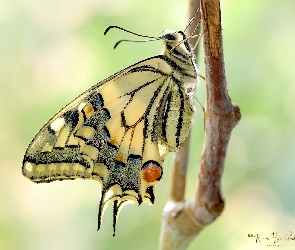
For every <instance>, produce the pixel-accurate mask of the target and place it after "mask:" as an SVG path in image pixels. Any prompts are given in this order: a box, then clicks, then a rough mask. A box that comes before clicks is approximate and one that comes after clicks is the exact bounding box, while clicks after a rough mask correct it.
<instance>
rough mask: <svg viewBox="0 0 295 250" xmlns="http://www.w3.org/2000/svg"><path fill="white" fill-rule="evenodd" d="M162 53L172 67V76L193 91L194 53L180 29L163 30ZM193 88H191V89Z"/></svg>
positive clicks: (194, 76)
mask: <svg viewBox="0 0 295 250" xmlns="http://www.w3.org/2000/svg"><path fill="white" fill-rule="evenodd" d="M163 39H164V46H163V54H164V56H165V58H166V59H167V61H168V62H169V64H170V65H171V67H172V68H174V71H173V76H174V77H175V79H177V80H178V81H180V82H182V84H183V87H184V88H185V89H187V88H189V89H190V91H193V89H195V87H196V86H197V84H198V78H197V75H198V69H197V66H196V63H195V54H194V52H193V51H192V47H191V45H190V43H189V42H188V41H187V40H186V36H185V34H184V33H183V32H182V31H178V32H173V31H169V30H167V31H165V32H164V34H163ZM191 88H193V89H191Z"/></svg>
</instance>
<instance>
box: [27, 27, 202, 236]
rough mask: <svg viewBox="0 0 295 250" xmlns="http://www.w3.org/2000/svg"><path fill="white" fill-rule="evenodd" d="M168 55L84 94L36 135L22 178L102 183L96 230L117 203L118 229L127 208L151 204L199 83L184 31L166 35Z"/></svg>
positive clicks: (181, 134)
mask: <svg viewBox="0 0 295 250" xmlns="http://www.w3.org/2000/svg"><path fill="white" fill-rule="evenodd" d="M158 39H161V40H162V41H163V52H162V54H160V55H157V56H154V57H151V58H148V59H145V60H142V61H140V62H138V63H136V64H134V65H132V66H130V67H127V68H125V69H123V70H121V71H119V72H117V73H115V74H114V75H111V76H110V77H108V78H107V79H105V80H103V81H101V82H99V83H97V84H96V85H94V86H92V87H91V88H90V89H88V90H86V91H85V92H84V93H82V94H81V95H80V96H78V97H77V98H76V99H74V100H73V101H72V102H70V103H69V104H68V105H66V106H65V107H64V108H62V109H61V110H60V111H59V112H57V113H56V114H55V115H54V116H53V118H51V119H50V120H49V121H48V122H47V123H46V124H45V125H44V126H43V127H42V128H41V130H40V131H39V132H38V133H37V134H36V135H35V137H34V139H33V140H32V142H31V143H30V145H29V146H28V149H27V151H26V153H25V156H24V159H23V167H22V173H23V175H24V176H25V177H27V178H28V179H30V180H31V181H33V182H35V183H43V182H52V181H57V180H59V181H61V180H74V179H76V178H81V179H85V180H96V181H98V182H99V183H100V185H101V200H100V205H99V212H98V228H100V226H101V219H102V216H103V214H104V211H105V209H106V208H107V206H108V205H109V204H110V203H113V216H114V222H113V229H114V233H115V229H116V222H117V219H118V214H119V212H120V209H121V208H122V207H123V206H124V205H126V204H128V203H135V204H138V205H139V204H141V203H142V202H143V201H145V202H147V203H149V204H153V203H154V200H155V194H154V190H155V184H156V182H157V181H159V180H160V179H161V178H162V174H163V168H162V165H163V161H164V159H165V157H166V155H167V153H168V152H175V151H177V150H178V148H179V146H180V145H181V143H182V142H183V141H184V139H185V138H186V137H187V135H188V132H189V130H190V127H191V123H192V116H193V114H194V110H195V108H194V106H193V98H194V89H195V87H196V86H197V84H198V70H197V66H196V64H195V55H194V53H193V51H192V48H191V45H190V44H189V42H188V40H187V38H186V36H185V34H184V33H183V32H182V31H178V32H174V31H165V32H164V33H163V35H162V36H161V37H159V38H158Z"/></svg>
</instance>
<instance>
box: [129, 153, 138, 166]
mask: <svg viewBox="0 0 295 250" xmlns="http://www.w3.org/2000/svg"><path fill="white" fill-rule="evenodd" d="M141 160H142V158H141V156H140V155H133V154H131V155H129V156H128V159H127V162H131V163H132V164H135V165H136V164H138V163H140V162H141Z"/></svg>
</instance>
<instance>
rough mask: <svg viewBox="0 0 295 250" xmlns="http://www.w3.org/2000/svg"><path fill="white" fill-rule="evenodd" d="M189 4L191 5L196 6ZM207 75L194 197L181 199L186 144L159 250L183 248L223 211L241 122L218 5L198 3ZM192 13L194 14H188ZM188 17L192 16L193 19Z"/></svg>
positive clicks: (177, 159) (179, 159)
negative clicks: (227, 167) (228, 163)
mask: <svg viewBox="0 0 295 250" xmlns="http://www.w3.org/2000/svg"><path fill="white" fill-rule="evenodd" d="M196 2H198V0H196V1H193V0H191V6H195V7H196V6H198V4H196ZM200 2H201V3H200V6H201V14H202V25H203V33H204V35H203V40H204V54H205V71H206V112H205V142H204V147H203V153H202V156H201V163H200V173H199V181H198V185H197V188H196V192H195V194H194V195H193V196H192V197H191V198H190V199H188V200H187V201H185V200H184V191H185V176H186V166H187V156H188V144H189V140H188V141H186V143H184V144H185V145H184V146H183V147H182V148H181V149H180V151H179V153H177V154H176V156H175V163H174V168H173V174H172V187H171V194H170V200H169V201H168V203H167V204H166V207H165V209H164V212H163V219H162V229H161V237H160V249H161V250H168V249H169V250H170V249H186V248H187V247H188V245H189V244H190V243H191V242H192V241H193V239H194V238H195V237H196V236H197V235H198V234H199V233H200V232H201V230H202V229H203V228H204V227H205V226H207V225H209V224H211V223H212V222H213V221H214V220H215V219H216V218H217V217H218V216H220V214H221V212H222V211H223V208H224V199H223V197H222V193H221V178H222V174H223V169H224V162H225V157H226V150H227V147H228V143H229V140H230V135H231V132H232V129H233V128H234V127H235V126H236V125H237V123H238V122H239V120H240V119H241V114H240V110H239V107H238V106H237V105H235V104H233V103H231V100H230V97H229V96H228V92H227V83H226V77H225V68H224V56H223V45H222V28H221V11H220V2H219V0H201V1H200ZM191 13H193V14H194V13H195V10H194V11H191ZM193 14H191V16H192V15H193Z"/></svg>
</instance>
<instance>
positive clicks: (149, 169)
mask: <svg viewBox="0 0 295 250" xmlns="http://www.w3.org/2000/svg"><path fill="white" fill-rule="evenodd" d="M161 176H162V169H161V168H160V167H159V166H158V165H156V164H154V163H149V164H148V166H146V167H145V168H144V169H143V171H142V179H143V180H145V181H146V182H153V181H156V180H159V179H160V178H161Z"/></svg>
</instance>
